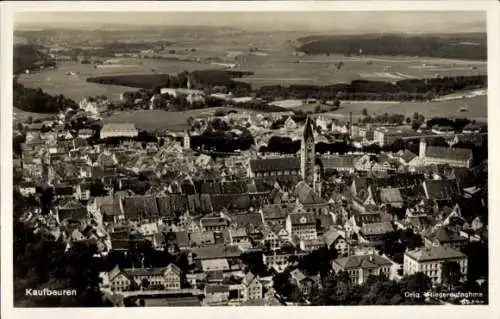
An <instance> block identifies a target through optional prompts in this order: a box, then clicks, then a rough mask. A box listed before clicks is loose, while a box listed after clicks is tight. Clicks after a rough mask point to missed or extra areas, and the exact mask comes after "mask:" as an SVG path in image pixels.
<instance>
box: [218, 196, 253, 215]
mask: <svg viewBox="0 0 500 319" xmlns="http://www.w3.org/2000/svg"><path fill="white" fill-rule="evenodd" d="M211 201H212V205H213V209H214V210H215V211H219V210H222V209H224V208H235V209H248V208H249V207H250V202H251V201H250V195H249V194H218V195H212V196H211Z"/></svg>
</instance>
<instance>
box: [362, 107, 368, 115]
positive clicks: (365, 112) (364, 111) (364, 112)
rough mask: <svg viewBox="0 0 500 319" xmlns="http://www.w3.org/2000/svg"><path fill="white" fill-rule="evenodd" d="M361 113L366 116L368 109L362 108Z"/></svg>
mask: <svg viewBox="0 0 500 319" xmlns="http://www.w3.org/2000/svg"><path fill="white" fill-rule="evenodd" d="M362 114H363V115H364V116H368V110H367V109H366V108H364V109H363V111H362Z"/></svg>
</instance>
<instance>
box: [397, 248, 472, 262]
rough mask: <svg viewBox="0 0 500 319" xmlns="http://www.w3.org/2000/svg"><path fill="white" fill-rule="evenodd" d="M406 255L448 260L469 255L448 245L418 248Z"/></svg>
mask: <svg viewBox="0 0 500 319" xmlns="http://www.w3.org/2000/svg"><path fill="white" fill-rule="evenodd" d="M405 255H407V256H408V257H410V258H412V259H414V260H417V261H431V260H446V259H456V258H466V257H467V256H466V255H465V254H463V253H461V252H460V251H458V250H455V249H453V248H450V247H447V246H432V247H424V248H417V249H415V250H411V251H408V252H406V253H405Z"/></svg>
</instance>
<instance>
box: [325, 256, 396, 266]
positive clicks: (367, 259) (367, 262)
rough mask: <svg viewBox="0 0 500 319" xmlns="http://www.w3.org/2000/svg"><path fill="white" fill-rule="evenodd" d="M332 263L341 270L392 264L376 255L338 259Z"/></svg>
mask: <svg viewBox="0 0 500 319" xmlns="http://www.w3.org/2000/svg"><path fill="white" fill-rule="evenodd" d="M333 262H334V263H336V264H338V265H339V266H341V267H342V268H343V269H358V268H377V267H380V266H390V265H392V262H391V261H390V260H389V259H387V258H385V257H383V256H379V255H376V254H371V255H356V256H349V257H345V258H338V259H335V260H334V261H333Z"/></svg>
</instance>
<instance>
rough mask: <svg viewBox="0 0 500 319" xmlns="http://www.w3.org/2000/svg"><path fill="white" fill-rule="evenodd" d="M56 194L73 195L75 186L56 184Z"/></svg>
mask: <svg viewBox="0 0 500 319" xmlns="http://www.w3.org/2000/svg"><path fill="white" fill-rule="evenodd" d="M54 195H59V196H64V195H73V186H71V185H56V186H54Z"/></svg>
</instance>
